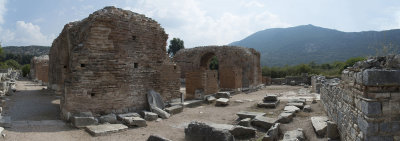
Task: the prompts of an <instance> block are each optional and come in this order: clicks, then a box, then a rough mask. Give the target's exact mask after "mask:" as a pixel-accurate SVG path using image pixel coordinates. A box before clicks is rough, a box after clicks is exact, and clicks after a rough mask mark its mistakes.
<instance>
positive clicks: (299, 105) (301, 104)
mask: <svg viewBox="0 0 400 141" xmlns="http://www.w3.org/2000/svg"><path fill="white" fill-rule="evenodd" d="M286 106H296V107H297V108H300V109H303V108H304V104H303V103H287V104H286Z"/></svg>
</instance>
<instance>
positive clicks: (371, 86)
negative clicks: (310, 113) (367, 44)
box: [318, 55, 400, 141]
mask: <svg viewBox="0 0 400 141" xmlns="http://www.w3.org/2000/svg"><path fill="white" fill-rule="evenodd" d="M399 73H400V55H396V56H394V55H390V56H386V57H374V58H370V59H368V60H366V61H360V62H357V63H356V64H355V65H354V66H353V67H350V68H348V69H346V70H344V71H343V73H342V76H341V80H339V79H324V77H318V79H319V80H318V81H319V82H320V83H322V86H321V87H320V92H321V102H322V104H323V106H324V108H325V110H326V112H327V114H328V117H329V118H330V120H332V121H334V122H336V123H337V125H338V129H339V133H340V135H341V140H345V141H353V140H397V139H399V138H400V118H399V117H400V75H399Z"/></svg>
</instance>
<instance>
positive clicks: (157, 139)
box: [147, 135, 172, 141]
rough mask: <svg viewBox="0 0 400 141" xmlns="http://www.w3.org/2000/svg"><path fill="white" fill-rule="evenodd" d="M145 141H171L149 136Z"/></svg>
mask: <svg viewBox="0 0 400 141" xmlns="http://www.w3.org/2000/svg"><path fill="white" fill-rule="evenodd" d="M147 141H172V140H170V139H167V138H164V137H161V136H158V135H150V137H149V138H147Z"/></svg>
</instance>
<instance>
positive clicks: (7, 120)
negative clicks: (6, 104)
mask: <svg viewBox="0 0 400 141" xmlns="http://www.w3.org/2000/svg"><path fill="white" fill-rule="evenodd" d="M0 126H1V127H5V128H10V127H11V117H10V116H0Z"/></svg>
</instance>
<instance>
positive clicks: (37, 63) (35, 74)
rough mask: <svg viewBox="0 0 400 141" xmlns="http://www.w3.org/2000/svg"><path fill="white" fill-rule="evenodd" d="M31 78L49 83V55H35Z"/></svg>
mask: <svg viewBox="0 0 400 141" xmlns="http://www.w3.org/2000/svg"><path fill="white" fill-rule="evenodd" d="M30 75H31V78H32V79H34V80H40V81H41V82H42V83H43V84H45V85H46V84H47V82H48V81H49V56H48V55H43V56H39V57H33V58H32V60H31V70H30Z"/></svg>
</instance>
